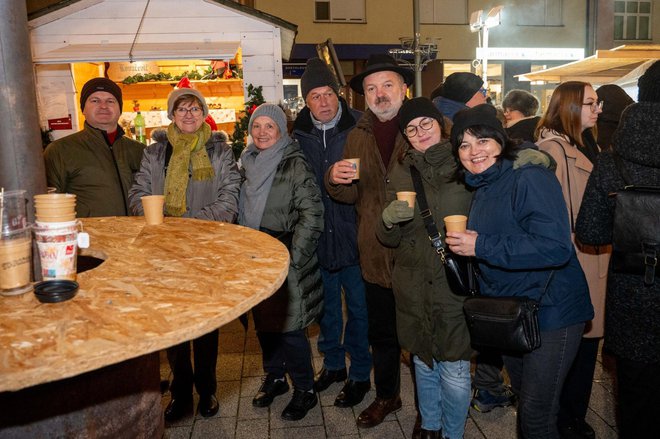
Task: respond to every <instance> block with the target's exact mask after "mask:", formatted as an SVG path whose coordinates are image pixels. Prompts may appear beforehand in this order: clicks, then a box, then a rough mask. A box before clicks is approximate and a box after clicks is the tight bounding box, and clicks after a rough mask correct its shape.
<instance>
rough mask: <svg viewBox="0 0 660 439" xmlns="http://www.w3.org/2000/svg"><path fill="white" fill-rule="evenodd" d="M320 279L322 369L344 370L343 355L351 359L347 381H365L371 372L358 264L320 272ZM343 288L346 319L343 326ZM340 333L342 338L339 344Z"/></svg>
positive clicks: (365, 305) (364, 307)
mask: <svg viewBox="0 0 660 439" xmlns="http://www.w3.org/2000/svg"><path fill="white" fill-rule="evenodd" d="M321 276H322V278H323V300H324V304H323V315H322V316H321V320H320V322H319V325H320V328H321V333H320V335H319V341H318V348H319V351H320V352H321V353H323V354H324V359H323V366H324V367H325V368H326V369H328V370H339V369H343V368H344V367H346V353H348V355H350V357H351V367H350V370H349V374H348V378H349V379H351V380H354V381H368V380H369V373H370V372H371V353H370V352H369V337H368V330H369V322H368V318H367V301H366V299H365V290H364V282H363V281H362V272H361V271H360V267H359V266H358V265H353V266H350V267H346V268H342V269H341V270H339V271H332V272H330V271H327V270H324V269H321ZM342 288H343V290H344V300H345V302H346V311H347V319H346V326H345V327H344V317H343V312H342V309H343V308H342V301H341V297H342V294H341V293H342ZM342 333H343V335H344V337H343V341H342Z"/></svg>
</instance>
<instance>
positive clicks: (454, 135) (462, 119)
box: [449, 104, 507, 146]
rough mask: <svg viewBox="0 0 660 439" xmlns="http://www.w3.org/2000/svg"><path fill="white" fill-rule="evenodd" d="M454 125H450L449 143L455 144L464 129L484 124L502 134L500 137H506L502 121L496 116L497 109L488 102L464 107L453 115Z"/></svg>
mask: <svg viewBox="0 0 660 439" xmlns="http://www.w3.org/2000/svg"><path fill="white" fill-rule="evenodd" d="M453 122H454V126H452V127H451V134H450V136H449V139H450V141H451V144H452V145H454V146H456V144H457V142H458V136H459V135H460V134H462V133H463V132H464V131H465V130H466V129H468V128H470V127H473V126H476V125H484V126H487V127H489V128H492V129H494V130H495V131H497V132H499V133H501V134H502V138H503V139H506V138H507V135H506V132H505V131H504V127H503V126H502V122H500V120H499V119H498V118H497V110H495V107H493V106H492V105H490V104H481V105H477V106H476V107H472V108H465V109H463V110H461V111H459V112H458V113H456V115H455V116H454V121H453Z"/></svg>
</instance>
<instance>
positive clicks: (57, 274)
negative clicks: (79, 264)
mask: <svg viewBox="0 0 660 439" xmlns="http://www.w3.org/2000/svg"><path fill="white" fill-rule="evenodd" d="M56 224H57V225H56ZM80 224H81V223H80V221H70V222H66V223H46V224H44V223H41V222H39V223H37V224H35V227H34V228H33V230H34V239H35V241H36V242H37V248H38V250H39V260H40V261H41V276H42V277H43V279H44V280H52V279H68V280H76V254H77V250H78V227H79V226H80Z"/></svg>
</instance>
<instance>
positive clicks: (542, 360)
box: [503, 323, 584, 439]
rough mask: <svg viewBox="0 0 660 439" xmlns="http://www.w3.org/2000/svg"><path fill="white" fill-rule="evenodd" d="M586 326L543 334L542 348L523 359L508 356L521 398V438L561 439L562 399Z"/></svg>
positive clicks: (505, 359) (519, 419) (506, 362)
mask: <svg viewBox="0 0 660 439" xmlns="http://www.w3.org/2000/svg"><path fill="white" fill-rule="evenodd" d="M583 331H584V323H578V324H576V325H571V326H568V327H566V328H561V329H557V330H554V331H542V332H541V347H540V348H538V349H536V350H535V351H532V352H530V353H528V354H523V355H520V356H509V355H504V356H503V357H504V365H505V366H506V370H507V371H508V372H509V378H511V387H512V388H513V391H514V393H515V394H516V395H517V396H518V431H519V435H518V437H519V438H521V439H559V431H558V429H557V414H558V413H559V397H560V395H561V391H562V388H563V386H564V381H565V379H566V375H567V374H568V370H569V369H570V368H571V365H572V364H573V360H574V359H575V355H576V354H577V351H578V347H579V346H580V340H581V339H582V332H583Z"/></svg>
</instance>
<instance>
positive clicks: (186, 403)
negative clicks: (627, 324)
mask: <svg viewBox="0 0 660 439" xmlns="http://www.w3.org/2000/svg"><path fill="white" fill-rule="evenodd" d="M192 408H193V402H192V398H191V399H187V398H186V399H181V398H172V400H171V401H170V403H169V404H167V408H165V421H167V422H176V421H178V420H179V419H181V418H183V417H184V416H186V415H191V414H192V411H193V410H192Z"/></svg>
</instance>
